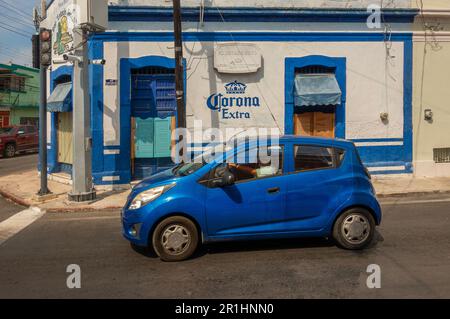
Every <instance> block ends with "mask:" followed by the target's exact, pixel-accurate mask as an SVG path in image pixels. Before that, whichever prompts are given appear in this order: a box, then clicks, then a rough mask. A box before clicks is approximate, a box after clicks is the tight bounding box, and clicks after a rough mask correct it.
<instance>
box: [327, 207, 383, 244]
mask: <svg viewBox="0 0 450 319" xmlns="http://www.w3.org/2000/svg"><path fill="white" fill-rule="evenodd" d="M374 234H375V220H374V218H373V216H372V214H371V213H370V212H369V211H367V210H366V209H364V208H352V209H350V210H348V211H346V212H344V213H343V214H341V215H340V216H339V218H338V219H337V220H336V222H335V224H334V227H333V238H334V240H335V241H336V242H337V244H338V245H339V246H340V247H342V248H344V249H350V250H357V249H363V248H366V247H367V246H368V245H369V244H370V243H371V242H372V240H373V236H374Z"/></svg>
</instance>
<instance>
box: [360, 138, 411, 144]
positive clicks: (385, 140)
mask: <svg viewBox="0 0 450 319" xmlns="http://www.w3.org/2000/svg"><path fill="white" fill-rule="evenodd" d="M351 141H352V142H355V143H365V142H403V138H356V139H351Z"/></svg>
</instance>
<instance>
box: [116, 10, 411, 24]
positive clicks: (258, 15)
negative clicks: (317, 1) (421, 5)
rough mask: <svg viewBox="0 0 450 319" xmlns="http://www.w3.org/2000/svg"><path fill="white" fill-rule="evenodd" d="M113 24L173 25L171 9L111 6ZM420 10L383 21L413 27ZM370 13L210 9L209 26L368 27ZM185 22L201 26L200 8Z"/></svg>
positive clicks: (186, 14) (185, 15) (387, 14)
mask: <svg viewBox="0 0 450 319" xmlns="http://www.w3.org/2000/svg"><path fill="white" fill-rule="evenodd" d="M108 11H109V12H108V13H109V21H153V22H172V21H173V10H172V8H171V7H154V6H110V7H109V10H108ZM418 13H419V10H417V9H383V10H382V19H383V21H384V22H387V23H412V22H414V18H415V17H416V16H417V14H418ZM369 15H370V13H368V12H367V10H366V9H357V8H355V9H353V8H343V9H336V8H329V9H328V8H327V9H324V8H311V9H305V8H252V7H235V8H217V7H214V8H212V7H206V8H205V11H204V21H205V22H224V21H225V22H360V23H366V21H367V18H368V17H369ZM181 18H182V20H183V22H199V19H200V8H199V7H198V6H197V7H183V8H182V9H181Z"/></svg>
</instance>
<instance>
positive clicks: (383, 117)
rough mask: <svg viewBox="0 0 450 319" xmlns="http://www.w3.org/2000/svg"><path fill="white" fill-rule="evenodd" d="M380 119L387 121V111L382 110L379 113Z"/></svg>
mask: <svg viewBox="0 0 450 319" xmlns="http://www.w3.org/2000/svg"><path fill="white" fill-rule="evenodd" d="M380 119H381V121H383V122H387V121H389V113H388V112H382V113H380Z"/></svg>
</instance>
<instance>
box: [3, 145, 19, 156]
mask: <svg viewBox="0 0 450 319" xmlns="http://www.w3.org/2000/svg"><path fill="white" fill-rule="evenodd" d="M16 151H17V150H16V146H15V145H14V144H7V145H6V146H5V157H7V158H12V157H14V156H15V155H16Z"/></svg>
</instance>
